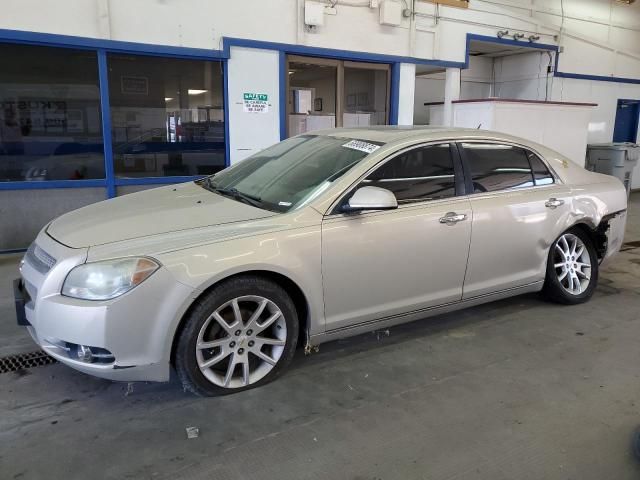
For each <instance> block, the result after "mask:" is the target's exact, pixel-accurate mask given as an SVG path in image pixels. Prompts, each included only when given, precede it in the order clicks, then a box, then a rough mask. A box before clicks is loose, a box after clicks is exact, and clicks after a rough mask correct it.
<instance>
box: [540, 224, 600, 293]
mask: <svg viewBox="0 0 640 480" xmlns="http://www.w3.org/2000/svg"><path fill="white" fill-rule="evenodd" d="M597 284H598V254H597V253H596V249H595V247H594V246H593V242H592V241H591V238H589V236H588V235H587V234H586V233H585V232H584V230H582V229H581V228H577V227H574V228H570V229H569V230H567V231H566V232H564V233H563V234H562V235H560V236H559V237H558V238H557V239H556V240H555V241H554V242H553V244H552V245H551V248H549V255H548V257H547V274H546V277H545V281H544V287H543V289H542V293H543V295H544V296H545V297H546V298H547V299H548V300H551V301H552V302H556V303H562V304H564V305H576V304H579V303H584V302H586V301H587V300H589V299H590V298H591V297H592V295H593V292H594V290H595V288H596V285H597Z"/></svg>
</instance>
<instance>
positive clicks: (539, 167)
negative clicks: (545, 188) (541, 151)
mask: <svg viewBox="0 0 640 480" xmlns="http://www.w3.org/2000/svg"><path fill="white" fill-rule="evenodd" d="M525 153H526V155H527V158H528V159H529V163H530V164H531V170H533V178H534V180H535V182H536V185H549V184H551V183H553V175H551V172H550V171H549V169H548V168H547V166H546V165H545V164H544V162H543V161H542V160H541V159H540V157H538V156H537V155H536V154H535V153H533V152H529V151H528V150H525Z"/></svg>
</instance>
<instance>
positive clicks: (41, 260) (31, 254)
mask: <svg viewBox="0 0 640 480" xmlns="http://www.w3.org/2000/svg"><path fill="white" fill-rule="evenodd" d="M24 258H25V261H26V262H27V263H29V265H31V266H32V267H33V268H35V269H36V270H37V271H39V272H40V273H47V272H48V271H49V270H51V268H53V266H54V265H55V264H56V259H55V258H53V257H52V256H51V255H49V254H48V253H47V252H45V251H44V250H43V249H41V248H40V247H39V246H38V245H36V244H35V242H34V243H32V244H31V245H30V246H29V249H28V250H27V253H26V254H25V256H24Z"/></svg>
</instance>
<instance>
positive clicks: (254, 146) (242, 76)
mask: <svg viewBox="0 0 640 480" xmlns="http://www.w3.org/2000/svg"><path fill="white" fill-rule="evenodd" d="M279 57H280V54H279V52H277V51H273V50H262V49H253V48H238V47H233V48H232V49H231V58H230V59H229V70H228V72H229V73H228V75H229V79H228V80H229V105H228V107H227V108H228V109H229V125H230V126H231V125H233V128H230V129H229V130H230V131H229V153H230V157H231V158H230V162H231V163H232V164H233V163H236V162H238V161H240V160H243V159H244V158H246V157H248V156H249V155H253V154H254V153H256V152H259V151H260V150H262V149H264V148H266V147H268V146H270V145H273V144H274V143H277V142H279V141H280V94H279V72H280V70H279ZM244 93H266V94H267V95H268V96H269V97H268V98H269V100H268V101H269V111H268V112H267V113H247V112H245V111H244V102H243V94H244Z"/></svg>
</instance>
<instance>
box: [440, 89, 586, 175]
mask: <svg viewBox="0 0 640 480" xmlns="http://www.w3.org/2000/svg"><path fill="white" fill-rule="evenodd" d="M591 108H592V107H588V106H578V105H558V104H542V103H526V102H523V103H520V102H500V101H492V100H488V101H486V102H474V103H456V104H454V105H453V121H452V124H453V126H456V127H464V128H481V129H483V130H495V131H498V132H503V133H508V134H511V135H516V136H518V137H522V138H526V139H528V140H531V141H534V142H537V143H540V144H542V145H546V146H548V147H549V148H553V149H554V150H557V151H558V152H560V153H562V154H563V155H566V156H567V157H568V158H570V159H571V160H572V161H574V162H575V163H577V164H578V165H581V166H583V165H584V163H585V154H586V150H587V126H588V124H589V118H590V113H591ZM431 110H432V113H431V116H432V117H433V119H434V122H435V121H440V120H441V119H442V121H443V124H445V125H446V123H445V121H444V115H443V113H444V107H443V106H442V105H437V106H432V107H431ZM441 112H442V113H441Z"/></svg>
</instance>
